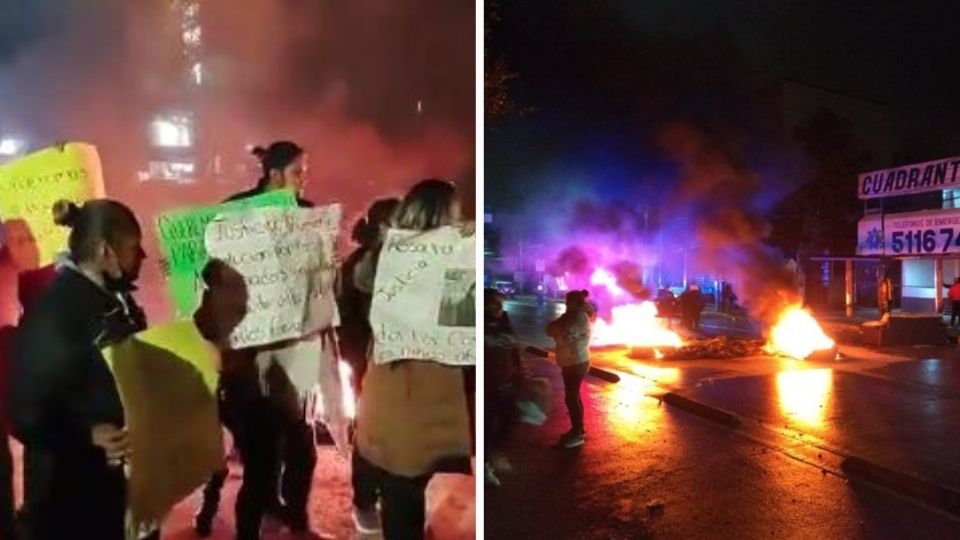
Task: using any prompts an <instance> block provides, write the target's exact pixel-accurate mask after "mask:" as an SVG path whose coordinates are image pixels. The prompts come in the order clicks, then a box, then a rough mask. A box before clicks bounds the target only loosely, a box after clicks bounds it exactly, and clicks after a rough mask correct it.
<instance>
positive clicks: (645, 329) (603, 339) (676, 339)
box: [591, 301, 683, 349]
mask: <svg viewBox="0 0 960 540" xmlns="http://www.w3.org/2000/svg"><path fill="white" fill-rule="evenodd" d="M591 345H626V346H629V347H649V348H653V349H656V348H661V347H673V348H676V347H680V346H682V345H683V340H682V339H681V338H680V335H679V334H677V333H676V332H674V331H673V330H670V329H669V328H668V327H667V321H666V320H665V319H661V318H659V317H657V305H656V304H654V303H653V302H649V301H648V302H642V303H640V304H627V305H623V306H618V307H615V308H613V310H612V314H611V318H610V321H609V322H608V321H605V320H604V319H597V322H596V323H595V324H594V326H593V340H592V342H591Z"/></svg>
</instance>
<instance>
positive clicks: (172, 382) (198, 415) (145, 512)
mask: <svg viewBox="0 0 960 540" xmlns="http://www.w3.org/2000/svg"><path fill="white" fill-rule="evenodd" d="M103 352H104V357H105V358H106V359H107V363H108V364H109V365H110V368H111V370H112V371H113V375H114V378H115V380H116V382H117V388H118V389H119V391H120V399H121V400H122V401H123V407H124V411H125V414H126V421H127V428H128V429H129V431H130V439H131V444H132V452H133V455H132V457H131V459H130V472H129V510H130V513H131V516H132V518H133V521H134V522H135V523H156V522H160V521H162V520H163V518H164V517H165V516H166V515H167V513H168V512H169V511H170V509H171V508H173V506H174V505H176V504H177V503H178V502H180V501H181V500H183V499H184V498H186V497H187V496H189V495H190V494H191V493H192V492H193V491H194V490H196V489H197V488H198V487H200V486H202V485H203V484H204V483H205V482H206V481H207V480H208V479H209V478H210V475H211V474H212V473H213V472H214V471H217V470H219V469H221V468H222V467H223V464H224V456H223V431H222V430H221V428H220V420H219V415H218V410H217V400H216V387H217V372H218V362H219V356H218V353H217V351H216V349H215V348H214V347H213V345H212V344H210V343H209V342H207V341H206V340H205V339H203V337H202V336H201V335H200V332H199V331H198V330H197V327H196V325H194V323H193V321H179V322H175V323H171V324H166V325H162V326H157V327H154V328H150V329H148V330H145V331H143V332H141V333H139V334H137V335H135V336H133V337H132V338H130V339H128V340H126V341H125V342H123V343H121V344H118V345H114V346H112V347H109V348H107V349H105V350H104V351H103Z"/></svg>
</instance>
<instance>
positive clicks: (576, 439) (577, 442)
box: [560, 431, 586, 448]
mask: <svg viewBox="0 0 960 540" xmlns="http://www.w3.org/2000/svg"><path fill="white" fill-rule="evenodd" d="M585 435H586V434H585V433H574V432H572V431H571V432H568V433H566V434H564V436H563V437H561V438H560V446H562V447H564V448H576V447H578V446H583V443H584V442H585V441H586V437H585Z"/></svg>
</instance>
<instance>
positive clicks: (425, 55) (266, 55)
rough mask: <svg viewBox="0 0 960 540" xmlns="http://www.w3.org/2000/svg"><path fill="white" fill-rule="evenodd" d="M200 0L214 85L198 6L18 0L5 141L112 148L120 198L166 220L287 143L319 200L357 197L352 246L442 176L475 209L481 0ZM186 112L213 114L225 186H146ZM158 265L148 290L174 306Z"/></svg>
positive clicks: (205, 181) (3, 114)
mask: <svg viewBox="0 0 960 540" xmlns="http://www.w3.org/2000/svg"><path fill="white" fill-rule="evenodd" d="M198 4H199V6H200V22H201V28H202V33H201V40H202V48H201V52H200V60H201V65H202V84H201V86H200V88H199V90H198V91H197V89H196V88H195V87H191V85H190V82H189V76H190V75H189V73H190V71H189V69H190V65H188V63H189V61H188V59H186V58H185V57H184V54H183V47H182V27H181V19H180V18H179V17H180V15H179V11H178V10H179V9H180V8H182V7H183V6H184V5H185V4H184V2H183V0H177V1H171V0H143V1H138V2H129V1H128V0H96V1H94V0H77V1H70V2H62V1H60V0H31V1H30V2H20V1H16V0H0V13H2V14H3V15H2V16H0V134H5V133H6V134H15V135H20V136H25V137H26V138H27V140H28V143H29V144H30V146H31V147H32V148H41V147H44V146H47V145H49V144H51V143H53V142H55V141H58V140H67V139H70V140H83V141H87V142H91V143H93V144H96V145H97V146H98V148H99V149H100V153H101V157H102V159H103V162H104V174H105V180H106V185H107V192H108V195H109V196H111V197H113V198H117V199H120V200H122V201H124V202H126V203H128V204H130V206H131V207H133V208H134V210H135V211H136V212H137V214H138V216H139V217H140V219H141V221H142V222H143V223H144V224H145V227H144V228H145V230H148V231H152V230H153V227H152V221H153V217H154V216H155V215H156V214H157V213H158V212H161V211H165V210H169V209H171V208H176V207H183V206H189V205H194V204H207V203H212V202H217V201H220V200H222V199H223V198H225V197H226V196H228V195H230V194H231V193H234V192H237V191H240V190H243V189H247V188H249V187H250V186H252V185H253V183H254V182H255V181H256V179H257V177H258V175H259V170H258V167H257V164H256V163H255V162H254V160H253V158H252V157H251V156H249V155H248V154H247V151H246V147H247V145H251V144H260V145H263V144H269V143H270V142H272V141H273V140H279V139H292V140H295V141H297V142H299V143H300V144H301V145H302V146H304V147H305V148H306V149H307V151H308V162H309V184H308V186H307V189H306V196H307V197H308V198H310V199H312V200H314V201H315V202H317V203H319V204H325V203H332V202H340V203H342V204H343V205H344V207H345V208H344V215H345V223H344V224H343V229H344V231H345V233H344V239H345V240H346V239H347V238H349V231H350V228H351V225H352V221H353V220H354V219H355V218H357V217H359V216H360V215H361V214H362V213H363V212H365V210H366V207H367V205H368V204H370V203H372V202H373V200H375V199H376V198H379V197H383V196H390V195H402V194H403V192H404V191H406V189H407V188H409V187H410V186H412V185H413V184H414V183H415V182H416V181H417V180H419V179H421V178H425V177H447V178H453V179H455V180H457V182H458V184H459V185H460V186H461V188H462V189H461V191H462V193H463V196H464V198H465V203H466V206H467V208H466V212H468V214H467V215H472V211H473V210H472V209H473V205H474V204H475V201H474V200H473V197H474V194H475V191H474V183H475V177H474V173H473V165H474V163H475V158H474V155H473V152H474V151H473V148H474V123H475V120H474V110H475V89H474V80H475V69H474V58H475V55H474V45H475V38H474V32H475V21H474V6H473V5H472V4H470V3H464V2H431V1H428V0H369V1H364V2H321V1H315V0H283V1H276V0H247V1H244V2H242V3H241V2H206V1H201V2H198ZM241 6H242V7H241ZM184 109H186V110H189V111H192V112H193V113H194V115H195V119H196V125H197V133H196V138H197V141H198V143H199V147H200V148H203V151H204V152H205V155H204V156H202V157H203V158H204V159H203V161H205V162H207V163H212V162H213V161H214V160H213V158H214V156H220V158H221V159H220V162H221V165H222V169H221V170H220V172H219V175H217V176H216V178H217V179H216V180H214V179H213V177H214V175H213V174H212V173H213V172H214V171H213V170H211V169H206V170H203V171H201V172H200V174H199V178H198V179H197V182H196V183H194V184H188V185H176V184H171V183H154V182H146V183H141V182H140V181H139V180H138V178H137V171H141V170H145V168H146V162H147V161H148V160H150V159H156V157H155V154H156V152H155V151H153V150H151V149H150V148H149V144H148V143H149V139H148V126H149V122H150V121H151V119H152V118H154V117H155V116H156V115H159V114H165V113H167V112H171V111H178V110H184ZM151 243H152V239H148V250H149V251H151V255H153V254H155V253H156V249H155V247H154V246H152V245H149V244H151ZM343 247H345V248H349V247H350V245H349V243H348V242H344V246H343ZM154 266H156V265H152V264H150V263H149V261H148V263H147V267H146V268H145V274H144V278H143V281H144V287H143V288H144V291H143V293H142V296H144V297H145V299H146V300H147V303H148V306H147V307H148V310H149V311H150V314H151V316H154V317H155V316H160V317H163V316H164V315H166V313H168V311H167V307H166V305H165V300H164V294H163V292H162V285H161V284H160V282H159V279H160V278H159V272H158V271H156V270H157V269H156V268H153V267H154ZM151 308H152V309H151Z"/></svg>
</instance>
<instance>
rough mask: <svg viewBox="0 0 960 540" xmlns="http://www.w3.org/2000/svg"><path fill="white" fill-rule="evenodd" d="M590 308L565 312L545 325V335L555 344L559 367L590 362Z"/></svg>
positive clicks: (588, 306) (585, 307) (587, 306)
mask: <svg viewBox="0 0 960 540" xmlns="http://www.w3.org/2000/svg"><path fill="white" fill-rule="evenodd" d="M591 318H592V307H591V306H590V305H589V304H588V305H586V306H584V307H582V308H580V309H577V310H574V311H567V312H566V313H564V314H563V315H561V316H560V317H559V318H558V319H557V320H555V321H553V322H551V323H550V324H548V325H547V329H546V332H547V335H548V336H550V337H552V338H553V340H554V342H556V348H555V349H554V353H555V354H556V356H557V365H558V366H560V367H562V368H563V367H569V366H575V365H577V364H584V363H587V362H589V361H590V335H591V331H592V329H591V326H590V323H591Z"/></svg>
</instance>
